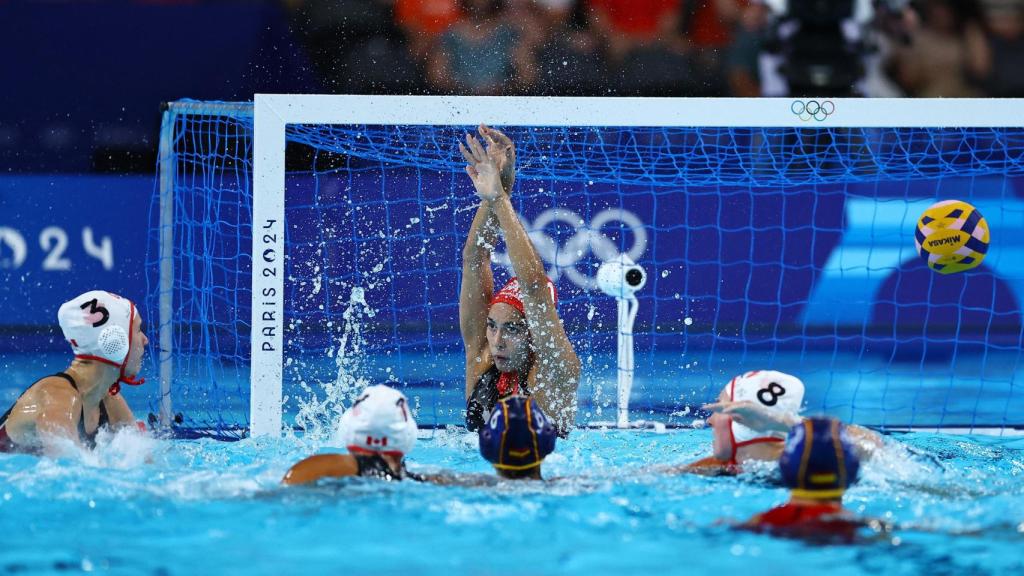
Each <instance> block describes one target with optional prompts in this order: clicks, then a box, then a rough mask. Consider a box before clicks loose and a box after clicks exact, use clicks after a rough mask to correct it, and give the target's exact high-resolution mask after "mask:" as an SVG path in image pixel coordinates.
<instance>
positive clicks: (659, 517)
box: [0, 430, 1024, 575]
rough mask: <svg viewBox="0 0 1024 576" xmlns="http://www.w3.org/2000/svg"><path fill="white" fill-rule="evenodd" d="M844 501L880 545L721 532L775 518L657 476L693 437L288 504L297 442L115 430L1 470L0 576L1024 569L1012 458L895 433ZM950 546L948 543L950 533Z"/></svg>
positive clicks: (631, 439) (421, 456)
mask: <svg viewBox="0 0 1024 576" xmlns="http://www.w3.org/2000/svg"><path fill="white" fill-rule="evenodd" d="M426 435H427V437H426V438H423V439H421V441H420V442H419V444H418V446H417V448H416V450H415V452H414V454H413V455H412V457H411V458H410V468H411V469H413V470H421V471H423V470H437V469H441V468H443V469H449V470H456V471H464V472H480V473H486V472H487V467H486V466H485V465H484V464H483V463H482V461H481V460H480V458H478V456H477V454H476V451H475V438H474V437H473V436H472V435H469V434H467V433H465V432H462V431H446V430H438V431H433V432H429V433H426ZM888 441H889V442H890V444H891V446H890V447H889V448H888V449H887V451H886V453H885V454H884V455H883V456H882V457H881V458H879V459H878V460H877V461H872V462H871V463H869V464H867V466H866V467H865V470H864V476H863V481H862V482H861V483H860V484H859V485H858V486H856V487H855V488H853V489H852V490H851V491H850V492H849V493H848V494H847V497H846V502H847V504H848V505H849V506H850V507H851V508H852V509H854V510H856V511H858V512H859V513H861V514H864V515H868V516H874V517H880V518H885V519H887V520H889V521H891V522H895V523H897V524H899V525H902V526H903V528H901V529H899V530H897V531H896V532H895V533H894V534H893V535H890V536H888V537H882V538H879V539H877V540H873V541H869V542H866V543H863V544H858V545H851V546H832V547H820V546H812V545H809V544H805V543H801V542H794V541H785V540H777V539H773V538H771V537H768V536H762V535H755V534H745V533H737V532H734V531H732V530H730V529H729V528H728V526H727V525H726V524H723V523H721V520H723V519H729V518H733V519H741V518H746V517H748V516H750V515H751V514H754V513H756V512H758V511H760V510H763V509H766V508H768V507H770V506H773V505H776V504H779V503H781V502H782V501H783V500H784V499H785V497H786V493H785V492H784V491H783V490H782V489H781V488H778V487H776V486H774V485H773V484H772V483H771V481H770V473H768V472H766V471H763V472H758V473H752V474H748V475H746V476H743V477H740V478H702V477H695V476H679V477H665V476H660V475H656V474H649V473H644V472H643V469H644V468H645V467H648V466H651V465H655V464H660V463H669V462H685V461H688V460H690V459H692V458H695V457H698V456H700V455H702V454H704V453H705V450H706V446H707V444H708V443H709V442H710V435H709V433H708V432H707V431H703V430H701V431H692V430H690V431H674V432H669V433H666V434H656V433H653V432H638V431H599V430H585V431H578V432H577V433H574V434H573V436H572V437H571V438H570V439H569V440H568V441H566V442H563V443H561V444H560V446H559V449H558V452H557V453H556V454H554V455H552V456H551V457H549V459H548V461H547V462H546V463H545V465H544V473H545V475H546V476H548V477H564V478H563V479H560V480H554V481H551V482H547V483H537V482H522V483H508V484H503V485H500V486H497V487H491V488H455V487H439V486H431V485H421V484H416V483H411V482H406V483H401V484H387V483H383V482H380V481H351V482H343V483H339V484H336V485H330V486H320V487H317V488H312V489H304V488H290V489H283V488H280V487H278V485H277V483H278V481H279V479H280V478H281V476H282V474H283V473H284V472H285V470H286V469H287V467H288V466H289V465H290V464H291V463H292V462H293V461H295V460H297V459H298V458H301V457H303V456H304V455H306V454H309V453H310V452H313V451H316V450H317V449H318V447H317V446H316V445H314V444H312V443H309V442H307V441H305V440H302V439H295V438H291V439H280V440H275V441H259V442H257V441H252V440H243V441H241V442H237V443H223V442H216V441H212V440H198V441H184V440H174V441H163V440H153V439H147V438H140V437H137V436H134V435H131V434H128V433H124V434H122V435H119V436H115V437H112V438H110V437H108V438H104V439H103V440H102V441H101V444H100V447H99V448H98V449H97V451H96V452H95V453H92V454H86V455H80V456H74V457H69V458H65V459H62V460H57V461H54V460H48V459H38V458H34V457H30V456H0V531H2V532H0V533H2V534H3V535H4V536H3V538H4V542H3V546H0V573H5V574H7V573H10V574H14V573H19V574H57V573H68V572H80V571H81V572H96V573H109V574H154V575H163V574H222V573H224V574H243V573H244V574H267V575H271V574H284V573H288V574H327V573H331V574H348V573H352V574H364V573H379V574H451V573H469V574H633V573H673V574H711V573H725V574H729V573H740V571H741V570H743V571H747V570H751V569H754V568H755V567H756V570H757V572H756V573H758V574H812V573H821V572H823V571H828V573H831V574H880V573H881V574H1014V573H1020V571H1021V570H1022V569H1024V557H1022V555H1021V554H1020V549H1021V545H1022V544H1024V482H1022V481H1021V476H1022V474H1024V442H1022V441H1021V440H1015V439H1009V438H1003V439H996V438H986V437H960V436H942V435H932V434H908V435H903V436H900V437H890V438H889V439H888ZM957 533H963V534H961V535H954V534H957Z"/></svg>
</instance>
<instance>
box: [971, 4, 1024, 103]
mask: <svg viewBox="0 0 1024 576" xmlns="http://www.w3.org/2000/svg"><path fill="white" fill-rule="evenodd" d="M982 6H983V11H982V13H983V25H981V26H972V27H970V28H968V30H967V46H968V53H969V67H970V71H971V74H972V77H974V78H976V79H977V81H978V83H979V84H980V85H981V87H982V88H983V89H984V91H985V93H986V94H987V95H988V96H994V97H999V98H1009V97H1018V98H1019V97H1022V96H1024V73H1022V65H1024V0H985V1H984V3H983V5H982Z"/></svg>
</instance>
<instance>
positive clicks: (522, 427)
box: [480, 396, 558, 470]
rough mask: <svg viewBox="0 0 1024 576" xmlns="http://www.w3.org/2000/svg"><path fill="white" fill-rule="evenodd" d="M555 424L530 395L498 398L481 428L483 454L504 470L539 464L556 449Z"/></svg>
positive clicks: (527, 467) (531, 466) (527, 468)
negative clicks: (485, 423)
mask: <svg viewBox="0 0 1024 576" xmlns="http://www.w3.org/2000/svg"><path fill="white" fill-rule="evenodd" d="M557 437H558V434H557V432H556V431H555V425H554V423H552V422H551V419H550V418H548V416H547V414H545V413H544V411H543V410H541V409H540V406H538V405H537V401H536V400H534V399H533V398H530V397H528V396H510V397H508V398H505V399H503V400H498V402H497V403H496V404H495V405H494V410H492V411H491V417H490V419H489V420H488V421H487V425H486V426H484V427H483V428H481V429H480V454H481V455H482V456H483V457H484V458H486V459H487V461H488V462H490V463H491V464H493V465H494V467H495V468H499V469H501V470H529V469H530V468H535V467H537V466H540V463H541V461H543V460H544V457H545V456H547V455H548V454H550V453H551V452H553V451H554V449H555V440H556V439H557Z"/></svg>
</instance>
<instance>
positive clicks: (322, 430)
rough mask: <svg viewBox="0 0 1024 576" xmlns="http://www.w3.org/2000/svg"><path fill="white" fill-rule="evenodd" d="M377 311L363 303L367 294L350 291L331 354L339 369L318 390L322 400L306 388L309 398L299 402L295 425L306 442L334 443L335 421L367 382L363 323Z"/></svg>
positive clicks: (355, 289) (360, 290) (358, 289)
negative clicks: (336, 340) (332, 377)
mask: <svg viewBox="0 0 1024 576" xmlns="http://www.w3.org/2000/svg"><path fill="white" fill-rule="evenodd" d="M375 315H376V311H375V310H374V309H373V308H372V307H370V305H369V304H367V303H366V292H365V290H364V289H363V288H361V287H358V286H356V287H354V288H352V292H351V293H350V294H349V299H348V305H347V306H346V307H345V311H344V312H343V313H342V321H341V327H340V336H339V338H338V345H337V347H336V348H335V349H333V350H332V351H331V352H332V354H333V355H334V363H335V365H336V366H337V368H338V372H337V376H336V377H335V379H334V381H333V382H325V383H323V384H322V385H321V386H320V387H319V388H320V389H321V390H322V397H321V396H320V395H319V394H318V393H317V390H314V389H313V388H312V387H308V388H307V392H308V393H309V397H308V398H305V399H299V400H298V405H299V409H298V413H297V414H296V416H295V424H296V426H298V427H300V428H302V429H303V430H305V435H306V437H307V438H308V439H311V440H312V441H313V442H317V443H333V441H334V438H333V436H334V432H335V429H336V428H337V422H338V419H339V418H341V415H342V414H343V413H344V412H345V408H346V406H349V405H351V403H352V401H353V400H355V398H356V396H358V395H359V393H360V392H362V391H363V389H365V388H366V387H367V386H368V385H370V381H369V380H368V379H367V378H366V375H365V372H366V371H365V352H364V351H365V349H366V338H365V336H364V334H363V322H364V320H365V319H367V318H373V317H374V316H375Z"/></svg>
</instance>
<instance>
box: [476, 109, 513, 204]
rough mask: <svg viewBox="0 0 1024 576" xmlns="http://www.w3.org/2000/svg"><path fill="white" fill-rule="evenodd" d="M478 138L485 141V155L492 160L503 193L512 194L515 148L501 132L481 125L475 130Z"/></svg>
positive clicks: (509, 139)
mask: <svg viewBox="0 0 1024 576" xmlns="http://www.w3.org/2000/svg"><path fill="white" fill-rule="evenodd" d="M477 131H478V132H480V136H482V137H483V139H484V140H486V141H487V155H488V156H490V157H492V158H494V160H495V163H496V164H497V166H498V172H499V173H500V174H501V186H502V187H503V188H504V189H505V193H506V194H509V195H511V194H512V185H513V184H515V182H516V147H515V144H513V143H512V139H511V138H509V137H508V136H506V135H505V133H503V132H502V131H501V130H495V129H494V128H491V127H489V126H485V125H483V124H481V125H480V127H479V128H477Z"/></svg>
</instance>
